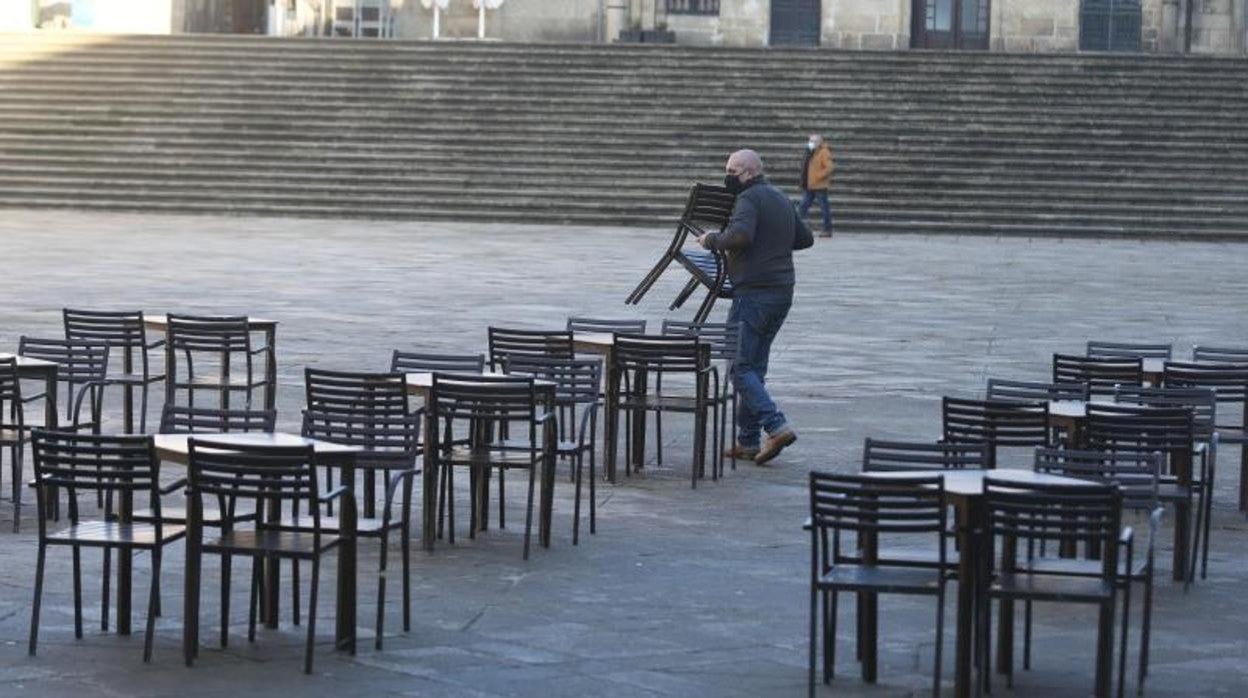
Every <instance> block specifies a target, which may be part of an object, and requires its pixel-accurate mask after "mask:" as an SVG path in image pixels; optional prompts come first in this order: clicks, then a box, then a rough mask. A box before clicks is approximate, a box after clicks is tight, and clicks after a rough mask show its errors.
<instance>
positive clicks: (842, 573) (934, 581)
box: [819, 564, 941, 594]
mask: <svg viewBox="0 0 1248 698" xmlns="http://www.w3.org/2000/svg"><path fill="white" fill-rule="evenodd" d="M940 577H941V575H940V573H938V572H936V571H934V570H926V569H920V568H917V567H900V566H898V567H893V566H885V565H853V564H848V565H847V564H838V565H836V566H835V567H833V568H832V569H830V570H828V571H827V572H825V573H823V574H821V575H820V576H819V585H820V586H823V585H828V586H835V587H837V588H838V589H839V590H840V591H878V592H883V593H890V594H935V593H936V592H937V591H939V590H940V584H941V579H940Z"/></svg>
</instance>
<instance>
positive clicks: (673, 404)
mask: <svg viewBox="0 0 1248 698" xmlns="http://www.w3.org/2000/svg"><path fill="white" fill-rule="evenodd" d="M710 400H711V399H710V398H708V399H707V400H706V402H708V403H709V402H710ZM620 408H621V409H626V410H627V409H644V410H649V411H655V410H659V411H664V412H695V411H697V409H698V401H697V399H696V398H692V397H685V396H677V395H654V394H647V395H640V396H635V395H629V396H627V397H625V398H624V399H622V400H621V401H620Z"/></svg>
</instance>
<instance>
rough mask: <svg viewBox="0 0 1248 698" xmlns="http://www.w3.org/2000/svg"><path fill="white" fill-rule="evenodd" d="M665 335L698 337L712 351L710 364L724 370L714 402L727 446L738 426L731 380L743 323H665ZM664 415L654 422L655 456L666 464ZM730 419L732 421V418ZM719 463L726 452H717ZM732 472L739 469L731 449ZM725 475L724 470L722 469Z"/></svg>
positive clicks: (660, 387)
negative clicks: (716, 362)
mask: <svg viewBox="0 0 1248 698" xmlns="http://www.w3.org/2000/svg"><path fill="white" fill-rule="evenodd" d="M663 334H664V335H665V336H671V337H697V338H698V341H700V342H704V343H706V344H707V345H709V346H710V348H711V361H718V362H720V364H721V366H722V367H723V372H724V380H723V386H722V388H721V389H720V390H717V391H716V392H715V397H714V402H715V410H716V411H717V412H718V418H719V433H720V434H724V435H725V437H724V439H723V440H724V441H725V442H726V441H727V440H728V439H727V434H729V433H731V428H733V427H734V426H735V425H736V423H737V386H736V383H735V382H734V381H733V380H732V373H731V372H732V366H733V364H734V363H736V361H737V355H738V354H740V353H741V323H740V322H686V321H684V320H664V321H663ZM655 390H657V391H659V392H662V384H661V383H656V385H655ZM661 415H662V413H661V412H656V413H655V415H654V419H655V425H654V428H655V434H656V438H655V452H656V460H657V461H658V462H659V463H662V462H663V439H662V437H661V436H659V435H661V434H662V431H663V430H662V425H661V423H660V422H659V420H660V418H661ZM729 415H731V418H730V417H729ZM714 457H715V459H716V462H717V463H721V464H722V462H723V452H722V450H720V449H717V452H716V453H715V454H714ZM730 460H731V462H732V469H733V470H736V469H737V453H736V449H735V448H734V449H732V453H731V456H730ZM720 471H721V472H722V471H723V469H722V468H721V469H720Z"/></svg>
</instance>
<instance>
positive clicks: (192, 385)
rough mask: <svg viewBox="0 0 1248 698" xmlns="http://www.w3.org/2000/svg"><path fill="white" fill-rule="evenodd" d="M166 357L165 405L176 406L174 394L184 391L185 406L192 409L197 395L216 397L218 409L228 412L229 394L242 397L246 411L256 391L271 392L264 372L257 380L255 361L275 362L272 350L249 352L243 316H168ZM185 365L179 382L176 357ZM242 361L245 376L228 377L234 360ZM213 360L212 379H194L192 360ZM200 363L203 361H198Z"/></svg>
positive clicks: (202, 376) (246, 327) (248, 339)
mask: <svg viewBox="0 0 1248 698" xmlns="http://www.w3.org/2000/svg"><path fill="white" fill-rule="evenodd" d="M166 341H167V342H168V344H169V346H168V350H167V354H166V355H167V356H168V357H169V359H170V361H169V362H168V363H169V365H168V366H166V367H165V373H166V380H165V403H166V404H176V402H177V391H179V390H185V391H186V400H187V403H186V404H188V405H190V406H192V407H194V406H195V394H196V393H197V392H200V391H207V392H209V393H215V394H216V396H217V400H218V404H219V405H220V407H221V409H229V408H230V396H231V394H232V393H242V394H243V398H244V400H245V405H246V408H247V409H251V406H252V393H253V392H255V390H256V389H258V388H264V389H265V390H273V389H274V386H272V385H269V379H268V374H267V372H263V371H262V372H261V373H260V378H257V377H256V370H255V357H257V356H261V355H263V356H264V357H265V361H269V362H272V361H274V356H273V347H271V346H268V345H265V346H261V347H256V348H252V344H251V325H250V322H249V321H248V319H247V318H246V317H244V316H229V317H227V316H196V315H169V329H168V332H167V334H166ZM179 354H181V355H182V357H183V359H184V360H185V363H186V377H185V378H179V374H178V370H179V367H178V359H177V357H178V355H179ZM236 355H237V356H240V357H241V358H242V361H243V368H244V374H243V376H241V377H240V378H235V377H233V376H231V372H232V364H233V363H234V357H235V356H236ZM197 356H199V357H213V358H214V359H216V360H217V361H218V364H217V368H218V372H217V373H216V374H215V375H207V376H205V375H203V374H202V373H201V374H200V375H198V376H197V375H196V373H195V361H196V358H195V357H197ZM201 361H202V359H201Z"/></svg>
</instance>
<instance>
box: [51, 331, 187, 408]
mask: <svg viewBox="0 0 1248 698" xmlns="http://www.w3.org/2000/svg"><path fill="white" fill-rule="evenodd" d="M61 315H62V321H63V323H64V325H65V339H68V340H72V341H79V342H89V343H93V344H106V345H108V347H109V349H110V350H111V352H110V354H111V357H110V358H112V359H114V360H115V359H116V358H117V357H119V356H120V357H121V362H122V364H121V372H120V373H116V374H113V375H110V376H109V377H108V384H109V385H120V386H122V387H123V388H124V389H125V394H126V401H125V429H126V432H127V433H128V432H131V431H133V427H134V418H133V415H132V414H131V413H130V409H131V401H130V395H131V391H133V390H134V389H135V388H138V389H139V392H140V401H139V431H140V432H146V431H147V394H148V388H149V386H151V385H152V384H153V383H160V382H161V381H163V380H165V375H164V374H163V373H161V374H157V373H153V372H152V370H151V361H150V357H149V356H148V352H149V351H151V350H152V349H158V348H160V347H163V346H164V345H165V340H163V339H158V340H156V341H154V342H150V343H149V342H148V341H147V326H146V324H144V320H143V311H142V310H135V311H121V312H113V311H99V310H74V309H71V308H65V309H64V310H62V311H61ZM136 353H137V355H138V360H139V365H138V367H137V370H136V367H135V365H134V359H135V354H136Z"/></svg>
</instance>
